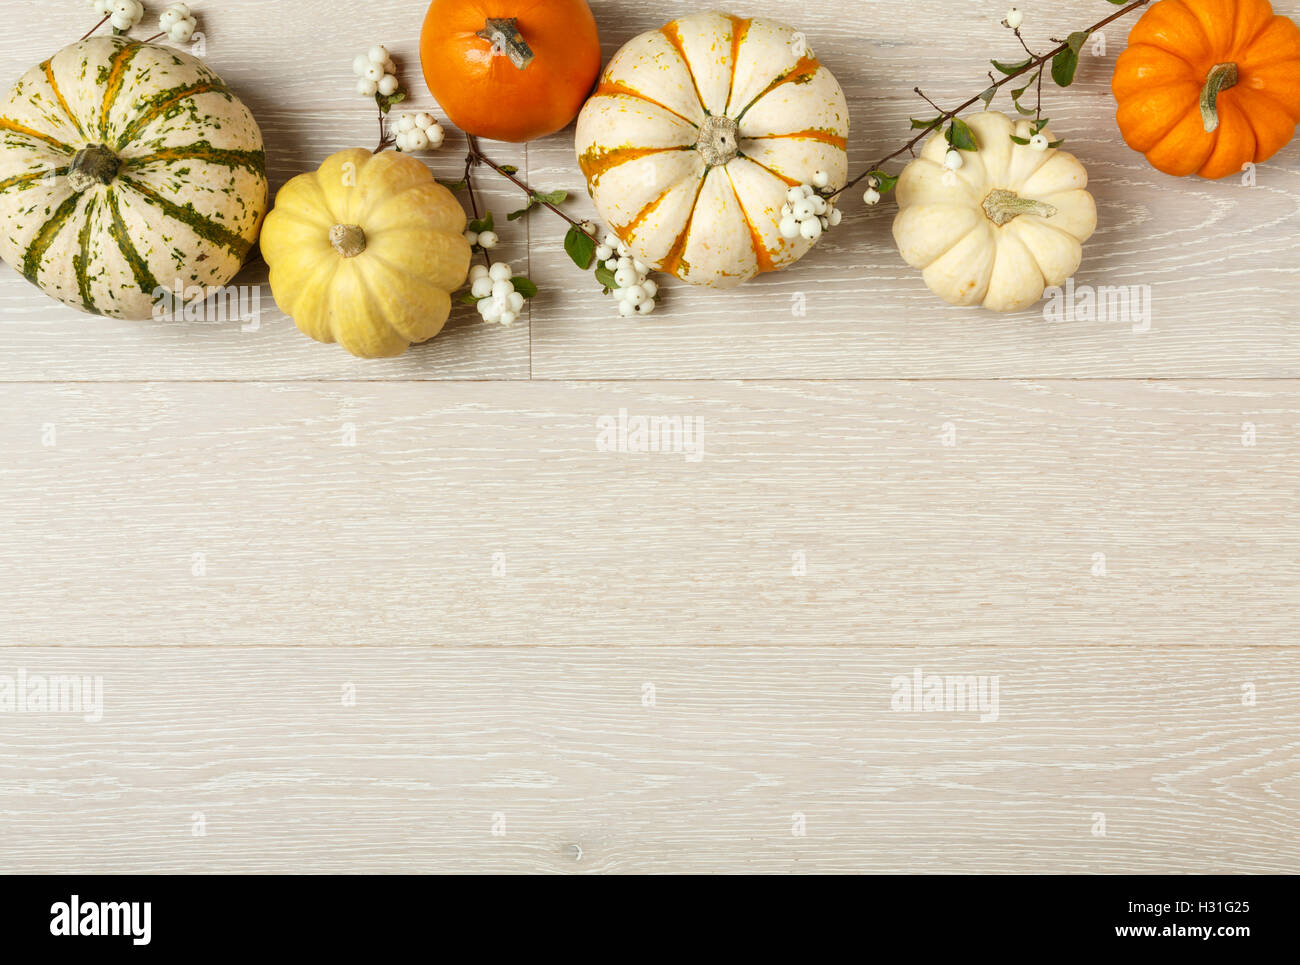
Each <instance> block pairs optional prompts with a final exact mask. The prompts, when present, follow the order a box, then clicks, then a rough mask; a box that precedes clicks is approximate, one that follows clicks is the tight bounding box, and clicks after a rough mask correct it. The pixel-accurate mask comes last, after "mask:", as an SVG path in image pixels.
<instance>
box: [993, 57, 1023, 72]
mask: <svg viewBox="0 0 1300 965" xmlns="http://www.w3.org/2000/svg"><path fill="white" fill-rule="evenodd" d="M1031 60H1033V58H1032V57H1026V58H1025V59H1024V60H1022V61H1019V62H1017V63H1014V64H1004V63H1002V62H1001V61H997V60H990V61H989V63H990V64H992V65H993V66H994V67H996V68H997V69H998V70H1000V71H1002V73H1004V74H1014V73H1015V72H1016V71H1018V70H1024V69H1025V68H1026V67H1028V66H1029V62H1030V61H1031Z"/></svg>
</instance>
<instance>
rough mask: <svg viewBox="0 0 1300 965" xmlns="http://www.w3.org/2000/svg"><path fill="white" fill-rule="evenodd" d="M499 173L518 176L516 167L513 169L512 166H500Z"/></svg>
mask: <svg viewBox="0 0 1300 965" xmlns="http://www.w3.org/2000/svg"><path fill="white" fill-rule="evenodd" d="M501 173H502V174H518V173H519V169H518V168H517V167H515V166H514V165H513V164H503V165H501Z"/></svg>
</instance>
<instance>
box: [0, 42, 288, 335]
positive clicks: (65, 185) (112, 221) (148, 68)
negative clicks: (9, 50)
mask: <svg viewBox="0 0 1300 965" xmlns="http://www.w3.org/2000/svg"><path fill="white" fill-rule="evenodd" d="M265 166H266V165H265V155H264V153H263V149H262V134H261V131H259V130H258V127H257V122H256V121H254V120H253V116H252V114H250V113H249V111H248V108H246V107H245V106H244V105H243V104H242V103H240V101H239V100H238V99H237V98H236V97H235V96H234V95H233V94H232V93H231V92H230V91H229V90H228V89H227V88H226V86H225V84H223V83H222V81H221V78H220V77H218V76H217V75H216V74H214V73H213V72H212V71H211V70H210V69H208V67H207V66H205V65H204V64H203V62H202V61H200V60H198V59H196V58H194V57H191V56H190V55H189V54H187V53H184V52H183V51H179V50H175V49H173V48H171V47H164V46H159V45H156V44H145V43H139V42H137V41H132V40H127V39H125V38H123V37H95V38H92V39H90V40H83V41H80V42H78V43H74V44H72V45H70V46H68V47H65V48H64V49H63V50H61V51H59V52H58V53H57V54H55V55H54V56H53V57H51V58H50V59H49V60H47V61H45V62H44V63H41V64H38V65H37V66H36V67H33V68H32V69H31V70H29V71H28V72H27V73H26V74H24V75H23V77H22V78H21V79H19V81H18V82H17V83H16V84H15V85H14V86H13V88H12V89H11V90H10V91H9V93H8V95H7V96H6V97H5V98H4V100H3V101H0V257H3V258H4V260H5V261H6V262H8V263H9V264H10V265H12V266H13V267H14V268H15V269H17V270H18V271H20V272H22V273H23V274H24V275H25V276H26V277H27V278H28V279H29V280H31V281H32V282H34V283H35V284H37V285H39V286H40V287H41V288H42V289H44V290H45V292H46V293H47V294H49V295H51V296H53V297H54V298H57V299H59V300H60V301H62V302H64V303H65V304H68V305H71V306H73V307H74V308H79V309H81V310H82V311H87V312H93V313H95V314H100V315H112V316H116V317H118V318H132V319H146V318H150V317H151V316H152V315H153V313H154V307H155V305H156V304H157V303H158V301H159V297H158V294H157V293H158V292H159V291H160V290H171V289H174V288H176V287H177V286H179V287H180V288H181V289H182V290H185V289H194V288H196V287H202V288H207V287H210V286H221V285H224V284H225V283H226V282H228V281H229V280H230V279H231V278H232V277H233V276H234V274H235V272H236V271H238V269H239V266H240V264H241V263H242V262H243V260H244V256H245V255H247V254H248V251H249V248H250V247H251V246H252V244H253V242H254V241H255V240H256V239H257V231H258V227H259V226H260V225H261V222H262V216H263V215H265V214H266V206H267V186H266V174H265Z"/></svg>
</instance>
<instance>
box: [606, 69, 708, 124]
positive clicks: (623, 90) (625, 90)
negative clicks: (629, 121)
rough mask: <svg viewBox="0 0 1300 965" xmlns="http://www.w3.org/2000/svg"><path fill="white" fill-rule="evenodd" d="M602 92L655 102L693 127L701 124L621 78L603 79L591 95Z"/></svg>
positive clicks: (648, 102) (655, 104)
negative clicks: (628, 84)
mask: <svg viewBox="0 0 1300 965" xmlns="http://www.w3.org/2000/svg"><path fill="white" fill-rule="evenodd" d="M601 94H610V95H614V94H622V95H624V96H625V97H634V98H636V99H637V100H639V101H645V102H646V103H647V104H653V105H654V106H655V107H658V108H661V109H662V110H665V111H667V112H668V113H669V114H671V115H673V117H677V118H681V119H682V120H683V121H685V122H686V123H687V124H689V125H691V127H699V126H700V125H698V124H696V123H695V122H694V121H693V120H691V119H690V118H689V117H683V116H682V115H681V114H678V113H677V112H676V111H675V110H673V109H672V108H671V107H669V106H668V105H667V104H664V103H661V102H660V101H657V100H655V99H654V98H653V97H647V96H646V95H645V94H643V93H641V92H640V91H639V90H635V89H634V88H631V87H628V86H627V84H625V83H623V82H622V81H621V80H602V81H601V82H600V84H599V85H597V87H596V89H595V91H593V92H592V95H591V96H592V97H599V96H600V95H601Z"/></svg>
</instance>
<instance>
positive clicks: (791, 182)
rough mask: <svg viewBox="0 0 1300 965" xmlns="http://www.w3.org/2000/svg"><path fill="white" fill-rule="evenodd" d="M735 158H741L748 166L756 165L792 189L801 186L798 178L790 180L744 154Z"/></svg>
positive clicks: (785, 175)
mask: <svg viewBox="0 0 1300 965" xmlns="http://www.w3.org/2000/svg"><path fill="white" fill-rule="evenodd" d="M736 157H743V158H744V159H745V160H746V161H748V162H749V163H750V164H757V165H758V166H759V167H760V168H762V169H763V170H764V171H766V172H767V173H768V174H770V175H772V177H774V178H780V179H781V180H782V181H784V182H785V183H786V184H788V185H789V186H790V187H792V188H795V187H798V186H799V185H800V184H803V182H802V181H800V180H799V179H798V178H792V177H790V176H789V175H788V174H782V173H781V172H780V171H777V170H774V169H772V168H770V167H768V166H767V165H766V164H764V163H763V162H762V161H756V160H755V159H754V158H752V157H750V156H749V155H748V154H745V153H743V152H741V153H738V154H737V155H736Z"/></svg>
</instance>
